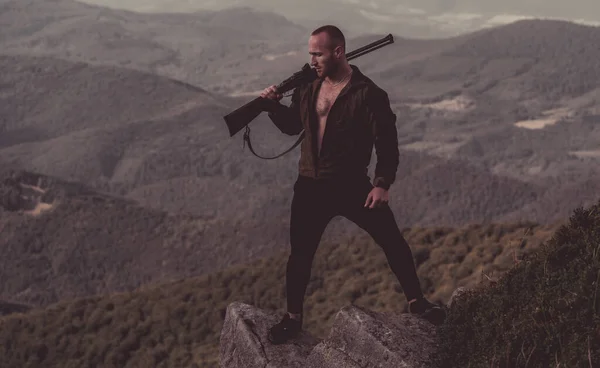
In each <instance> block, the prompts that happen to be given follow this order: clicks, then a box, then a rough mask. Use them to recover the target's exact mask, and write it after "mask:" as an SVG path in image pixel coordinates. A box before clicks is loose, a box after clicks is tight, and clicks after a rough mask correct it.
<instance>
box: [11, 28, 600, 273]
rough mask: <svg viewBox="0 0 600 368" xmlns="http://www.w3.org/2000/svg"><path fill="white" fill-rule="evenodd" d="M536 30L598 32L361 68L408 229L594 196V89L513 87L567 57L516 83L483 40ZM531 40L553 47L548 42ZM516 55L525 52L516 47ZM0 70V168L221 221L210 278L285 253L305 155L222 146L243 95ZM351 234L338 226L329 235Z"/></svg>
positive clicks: (58, 66)
mask: <svg viewBox="0 0 600 368" xmlns="http://www.w3.org/2000/svg"><path fill="white" fill-rule="evenodd" d="M536 25H537V26H536ZM563 26H564V28H560V27H563ZM532 27H533V28H532ZM535 27H539V28H540V29H542V30H546V31H547V32H550V34H554V33H551V32H552V30H553V29H555V27H558V29H559V30H562V31H563V32H562V33H569V32H571V28H570V27H576V29H577V30H579V32H580V33H573V34H574V35H577V40H579V39H581V38H585V37H588V38H589V37H591V38H592V39H593V37H595V33H594V32H595V29H594V28H592V27H582V26H577V25H572V24H567V23H553V22H550V23H548V22H546V21H544V22H532V21H524V22H521V23H515V24H513V25H510V26H505V27H500V28H497V29H494V30H488V31H481V32H478V33H474V34H470V35H467V36H462V37H457V38H454V39H451V40H431V41H418V40H406V39H398V42H397V43H394V44H392V45H388V46H386V47H384V48H382V49H380V50H377V51H375V52H373V53H372V54H368V55H365V56H363V57H361V58H360V59H357V60H358V61H357V64H358V65H359V66H360V67H361V68H363V69H364V71H365V72H366V73H367V75H371V76H373V79H374V80H375V81H376V82H377V83H379V84H380V85H382V86H384V87H385V88H386V90H388V91H389V93H390V96H391V100H392V104H393V108H394V110H395V111H396V112H397V115H398V123H397V126H398V130H399V140H400V145H401V158H400V162H401V164H400V166H399V168H398V181H397V183H396V184H395V185H394V186H393V188H392V190H391V192H390V200H391V206H392V209H393V210H394V211H395V213H396V214H397V219H398V223H399V225H400V226H401V227H410V226H414V225H420V226H435V225H447V226H461V225H465V224H468V223H472V222H480V223H489V222H498V221H519V220H531V221H536V222H539V223H548V222H552V221H557V220H559V219H561V218H563V217H564V216H566V215H567V213H568V212H569V211H571V210H573V209H574V208H576V207H577V206H580V205H586V204H589V203H591V202H592V201H594V200H595V195H594V193H597V191H598V189H600V188H599V187H598V186H599V185H600V184H598V183H600V180H598V179H599V178H600V175H598V169H597V165H596V162H597V161H595V160H597V159H596V158H594V156H593V152H595V151H594V150H595V149H596V150H597V148H594V147H595V145H596V147H597V144H598V129H597V124H595V123H594V109H595V107H594V106H595V105H594V101H596V97H595V96H594V93H595V92H594V91H595V90H590V91H588V89H589V88H590V86H589V85H587V84H586V82H585V81H584V82H583V84H574V86H575V87H574V88H573V89H572V92H569V91H570V89H568V88H567V89H565V88H563V87H560V88H557V89H555V96H553V95H550V94H548V95H547V94H544V93H543V92H542V90H541V89H538V90H535V89H530V90H529V92H527V89H525V88H524V89H523V90H519V89H518V86H520V85H526V83H529V82H530V81H531V83H533V81H535V78H536V77H539V78H549V77H551V75H552V74H551V73H552V67H553V66H554V65H561V64H560V63H561V62H562V61H561V60H562V59H560V58H556V57H555V58H551V59H549V60H547V59H541V58H540V60H544V61H539V62H538V63H539V65H537V64H536V67H535V68H534V67H532V68H531V70H534V71H536V72H535V73H534V72H531V71H529V69H523V71H522V72H521V73H519V74H518V75H516V76H514V75H513V74H512V73H513V71H514V69H513V68H516V67H522V65H523V63H525V61H519V60H517V62H512V63H511V61H512V60H514V58H513V57H512V56H507V57H506V60H504V61H503V60H502V59H499V58H500V57H501V56H497V55H495V54H493V53H491V52H492V51H493V50H489V48H488V49H486V47H487V44H488V43H489V42H492V41H491V40H494V39H496V38H498V39H502V37H508V36H509V35H510V34H511V32H512V34H517V33H518V31H523V30H527V29H536V28H535ZM511 30H516V31H511ZM573 32H574V31H573ZM532 37H533V36H532ZM538 39H541V40H546V41H545V42H547V44H548V47H550V46H552V43H551V42H550V41H549V40H550V38H549V37H546V38H544V37H541V38H540V37H539V36H538V38H536V39H534V40H538ZM585 39H587V38H585ZM558 40H559V41H560V42H561V45H557V46H554V47H555V48H556V49H557V50H561V48H562V49H564V48H565V47H567V46H564V43H565V42H567V40H566V39H560V38H559V39H558ZM358 41H365V42H366V41H368V39H367V38H362V39H360V40H358ZM519 42H522V44H523V45H526V44H527V43H528V42H532V38H522V41H519ZM536 42H541V41H539V40H538V41H536ZM578 42H579V41H578ZM514 48H515V51H514V52H529V51H526V50H527V48H526V47H524V46H520V44H518V43H517V44H515V45H514ZM543 49H544V50H545V51H544V52H547V53H548V55H555V54H556V52H557V51H548V50H546V49H545V48H543ZM486 50H487V51H486ZM519 50H521V51H519ZM540 50H541V49H540ZM565 50H571V49H569V48H568V47H567V48H566V49H565ZM459 51H460V52H464V53H467V52H470V54H469V53H467V54H465V56H461V55H462V54H460V53H459ZM486 52H487V53H489V55H488V54H486ZM541 52H542V51H538V53H541ZM590 52H591V51H590ZM479 53H481V55H483V56H481V55H480V54H479ZM474 55H475V56H474ZM523 55H524V56H523V59H524V60H529V59H527V58H529V57H530V56H528V54H523ZM545 55H546V54H544V56H545ZM591 55H592V54H590V55H588V54H583V57H582V58H580V59H578V58H571V59H572V61H570V62H571V63H579V64H581V65H582V67H586V68H589V70H593V66H586V65H588V64H590V63H593V62H594V60H593V58H592V57H591ZM293 57H294V56H290V58H293ZM482 60H487V62H486V63H483V64H482V67H481V68H475V69H473V70H472V71H469V70H466V71H464V70H463V69H465V68H467V67H471V65H470V64H468V63H471V64H473V65H479V63H482ZM565 60H566V58H565ZM0 63H1V64H0V65H1V68H2V70H3V73H1V74H0V85H2V86H3V89H2V99H3V100H2V101H3V103H2V104H0V111H1V114H0V117H1V119H0V121H1V122H2V129H3V130H2V137H3V138H2V147H1V149H0V161H4V162H7V163H9V164H11V165H13V166H15V167H19V168H23V169H25V170H28V171H32V172H36V173H38V174H42V175H50V176H55V177H58V178H62V179H66V180H70V181H76V182H81V183H83V184H85V185H88V186H90V188H92V189H94V190H97V191H102V192H105V193H109V194H111V195H114V196H123V197H125V198H128V199H131V200H135V201H136V202H137V203H138V204H140V205H142V206H145V207H150V208H153V209H155V210H159V211H166V212H169V213H182V212H183V213H187V214H190V215H194V216H201V217H209V218H215V219H219V221H222V222H221V224H222V225H223V226H222V227H212V228H210V233H209V234H205V235H204V238H203V239H204V240H205V241H206V242H208V243H210V244H219V250H218V251H219V252H221V253H222V254H223V257H224V258H223V260H222V261H219V262H216V263H214V264H212V266H213V267H215V268H220V267H223V266H225V265H228V264H233V263H236V262H240V261H243V260H247V259H253V258H257V257H262V256H265V255H268V254H271V253H272V252H273V251H276V250H279V249H285V247H286V244H287V243H288V228H287V225H288V220H289V206H290V203H291V195H292V190H291V189H292V185H293V183H294V180H295V177H296V175H297V160H298V155H299V150H295V151H293V152H292V153H290V154H288V155H286V156H284V157H282V158H280V159H278V160H272V161H263V160H260V159H258V158H256V157H254V156H252V155H251V154H250V153H249V152H248V151H247V150H244V149H243V147H242V139H241V138H242V137H241V135H238V136H236V137H233V138H230V137H229V136H228V134H227V130H226V127H225V124H224V122H223V120H222V116H224V115H225V114H226V113H228V112H229V111H232V110H233V109H234V108H235V107H237V106H239V105H240V104H241V101H245V100H247V99H249V98H250V97H247V98H239V99H235V100H234V99H231V98H229V97H227V96H223V95H220V94H218V93H214V92H209V91H208V90H207V89H203V88H201V87H198V86H195V85H194V86H192V85H190V84H186V83H184V82H181V81H177V80H174V79H169V78H165V77H163V76H157V75H152V74H150V73H148V72H143V71H140V70H135V69H131V68H123V67H117V66H114V65H113V64H110V63H108V64H91V63H85V62H73V61H69V60H61V59H56V58H53V57H49V56H35V57H34V56H27V55H5V56H3V57H2V58H1V59H0ZM465 63H467V64H466V65H465ZM288 65H289V64H288ZM526 65H528V64H526ZM536 68H537V69H536ZM519 70H521V69H519ZM465 76H467V77H469V78H471V81H470V83H466V84H465ZM222 78H226V77H222ZM572 80H573V81H574V82H573V83H576V82H577V81H580V80H579V79H577V78H575V79H572ZM568 81H571V79H568ZM569 83H571V82H569ZM531 85H533V86H535V85H536V84H531ZM507 86H512V87H511V88H512V89H509V88H508V87H507ZM483 87H487V88H483ZM50 91H51V93H50ZM507 91H512V92H513V93H512V94H509V93H506V92H507ZM503 93H504V95H503ZM560 93H564V96H565V97H564V98H563V99H562V100H561V99H557V97H556V96H557V95H559V94H560ZM580 93H583V94H580ZM527 98H528V99H529V100H526V99H527ZM284 102H285V101H284ZM561 104H562V105H561ZM577 104H579V105H577ZM563 105H564V106H563ZM573 106H575V107H576V106H580V107H581V108H579V109H574V108H573ZM555 108H562V109H563V110H559V112H560V111H563V112H564V109H565V108H569V109H571V110H567V112H569V114H570V115H571V116H573V118H572V119H571V120H565V121H564V122H557V123H556V124H554V125H548V126H546V127H544V128H543V129H527V128H523V127H521V126H518V125H517V122H518V121H519V120H522V119H524V118H527V116H529V115H531V116H532V117H534V118H535V117H536V115H535V114H537V112H540V111H541V112H544V111H546V109H555ZM567 116H568V115H567ZM251 127H252V135H251V136H252V140H253V144H254V146H255V148H256V149H257V150H258V151H259V152H260V153H262V154H266V155H273V154H276V153H279V152H281V151H283V149H285V148H287V147H288V146H289V145H291V143H292V142H293V140H295V137H285V136H283V135H282V134H281V133H280V132H279V131H278V130H277V129H276V128H275V127H274V126H273V125H272V124H271V123H270V122H269V121H268V119H267V118H266V117H265V116H264V115H262V116H260V117H259V118H258V119H256V121H253V122H252V123H251ZM575 153H577V154H579V156H577V154H575ZM583 153H587V156H585V155H584V154H583ZM375 159H376V157H375V155H373V160H372V165H371V167H370V172H371V173H372V170H373V167H374V166H373V163H374V161H375ZM355 231H358V229H357V228H356V227H354V226H353V225H352V224H351V223H349V222H348V221H346V220H345V219H341V218H336V219H334V220H333V222H332V224H331V227H330V228H328V231H327V232H326V234H324V238H328V237H332V236H334V234H338V233H348V234H350V233H353V232H355ZM282 247H283V248H282Z"/></svg>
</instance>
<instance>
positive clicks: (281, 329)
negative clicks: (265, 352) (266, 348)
mask: <svg viewBox="0 0 600 368" xmlns="http://www.w3.org/2000/svg"><path fill="white" fill-rule="evenodd" d="M301 330H302V318H300V320H299V321H298V320H296V319H293V318H291V317H290V315H289V314H288V313H286V314H285V315H284V316H283V319H282V320H281V322H279V323H278V324H276V325H274V326H273V327H271V329H270V330H269V336H268V338H269V341H270V342H271V343H272V344H275V345H277V344H283V343H284V342H286V341H288V340H289V339H291V338H294V337H296V336H297V335H298V334H299V333H300V331H301Z"/></svg>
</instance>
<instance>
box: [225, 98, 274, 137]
mask: <svg viewBox="0 0 600 368" xmlns="http://www.w3.org/2000/svg"><path fill="white" fill-rule="evenodd" d="M265 100H266V99H265V98H263V97H257V98H255V99H254V100H252V101H250V102H248V103H247V104H245V105H244V106H242V107H239V108H237V109H236V110H234V111H232V112H230V113H229V114H227V115H225V116H224V117H223V119H225V123H227V128H229V136H230V137H233V136H234V135H235V134H236V133H237V132H239V131H240V130H242V129H243V128H244V127H245V126H246V125H248V124H249V123H250V122H251V121H252V120H254V119H256V117H257V116H258V115H260V114H261V113H262V112H263V111H264V108H263V104H264V101H265Z"/></svg>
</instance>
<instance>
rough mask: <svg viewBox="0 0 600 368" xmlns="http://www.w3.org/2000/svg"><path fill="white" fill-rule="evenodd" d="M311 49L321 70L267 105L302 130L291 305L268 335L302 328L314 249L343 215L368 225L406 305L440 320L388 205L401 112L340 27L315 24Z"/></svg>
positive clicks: (283, 126)
mask: <svg viewBox="0 0 600 368" xmlns="http://www.w3.org/2000/svg"><path fill="white" fill-rule="evenodd" d="M308 51H309V54H310V55H311V66H312V67H313V68H314V69H315V71H316V72H317V76H318V78H317V79H316V80H315V81H314V82H312V83H310V84H307V85H304V86H301V87H298V88H296V89H295V91H294V94H293V95H292V102H291V105H290V106H289V107H287V106H285V105H283V104H280V103H277V104H275V105H276V106H277V107H276V108H275V109H274V110H272V111H270V112H269V117H270V118H271V120H272V121H273V123H274V124H275V125H276V126H277V127H278V128H279V129H280V130H281V131H282V132H283V133H285V134H289V135H297V134H299V133H300V132H301V131H302V130H303V129H304V131H305V138H304V140H303V142H302V145H301V156H300V161H299V176H298V179H297V181H296V182H295V184H294V196H293V199H292V206H291V207H292V208H291V222H290V243H291V254H290V256H289V259H288V263H287V269H286V292H287V313H286V314H285V315H284V316H283V319H282V320H281V322H279V323H277V324H276V325H274V326H273V327H272V328H271V329H270V330H269V340H270V341H271V342H272V343H274V344H279V343H283V342H286V341H287V340H289V339H290V338H293V337H295V336H296V335H297V334H298V333H299V332H300V331H301V329H302V321H303V313H302V312H303V303H304V294H305V292H306V287H307V284H308V282H309V279H310V274H311V267H312V262H313V257H314V255H315V253H316V251H317V247H318V245H319V242H320V240H321V236H322V234H323V232H324V230H325V228H326V226H327V224H328V223H329V221H330V220H331V219H332V218H333V217H335V216H338V215H339V216H344V217H345V218H347V219H349V220H350V221H352V222H354V223H355V224H357V225H358V226H359V227H361V228H362V229H364V230H365V231H367V233H368V234H369V235H370V236H372V238H373V239H374V240H375V242H376V243H377V244H378V245H379V246H381V247H382V248H383V251H384V252H385V254H386V257H387V260H388V263H389V265H390V268H391V269H392V271H393V272H394V274H395V275H396V276H397V278H398V281H399V282H400V284H401V286H402V289H403V292H404V294H405V296H406V297H407V300H408V301H409V308H408V310H409V313H414V314H417V315H420V316H423V317H425V318H427V319H428V320H430V321H431V322H433V323H436V324H437V323H440V322H441V321H443V319H444V318H445V312H444V310H443V309H442V308H441V307H440V306H437V305H435V304H432V303H430V302H429V301H428V300H427V299H425V297H424V296H423V293H422V291H421V287H420V284H419V280H418V278H417V274H416V269H415V265H414V263H413V257H412V252H411V250H410V248H409V245H408V244H407V242H406V240H405V239H404V237H403V236H402V234H401V232H400V230H399V228H398V226H397V224H396V221H395V218H394V215H393V213H392V211H391V209H390V207H389V206H388V198H389V194H388V190H389V188H390V186H391V185H392V183H393V182H394V181H395V177H396V170H397V167H398V164H399V151H398V137H397V131H396V125H395V124H396V115H395V114H394V113H393V111H392V110H391V107H390V102H389V99H388V96H387V93H386V92H385V91H384V90H382V89H381V88H379V87H378V86H377V85H376V84H375V83H374V82H373V81H371V80H370V79H369V78H367V77H366V76H365V75H364V74H362V73H361V72H360V70H359V69H358V68H357V67H356V66H355V65H350V64H349V63H348V60H347V59H346V58H345V54H346V51H345V38H344V35H343V34H342V32H341V31H340V30H339V29H338V28H337V27H335V26H332V25H326V26H322V27H319V28H317V29H316V30H315V31H313V32H312V34H311V36H310V38H309V41H308ZM261 96H262V97H264V98H269V99H272V100H275V101H279V100H280V99H281V98H282V97H283V96H282V94H280V93H278V92H277V89H276V87H275V86H270V87H267V88H266V89H264V90H263V91H262V93H261ZM373 146H375V151H376V155H377V165H376V167H375V178H374V180H373V184H371V182H370V178H369V176H368V173H367V168H368V165H369V162H370V158H371V154H372V151H373Z"/></svg>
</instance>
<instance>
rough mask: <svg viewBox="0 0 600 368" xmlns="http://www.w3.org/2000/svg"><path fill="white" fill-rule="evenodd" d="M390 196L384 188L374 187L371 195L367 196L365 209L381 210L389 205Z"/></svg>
mask: <svg viewBox="0 0 600 368" xmlns="http://www.w3.org/2000/svg"><path fill="white" fill-rule="evenodd" d="M388 201H389V195H388V191H387V190H386V189H384V188H379V187H373V189H371V192H369V195H368V196H367V201H366V202H365V207H368V208H381V207H383V206H385V205H387V204H388Z"/></svg>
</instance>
